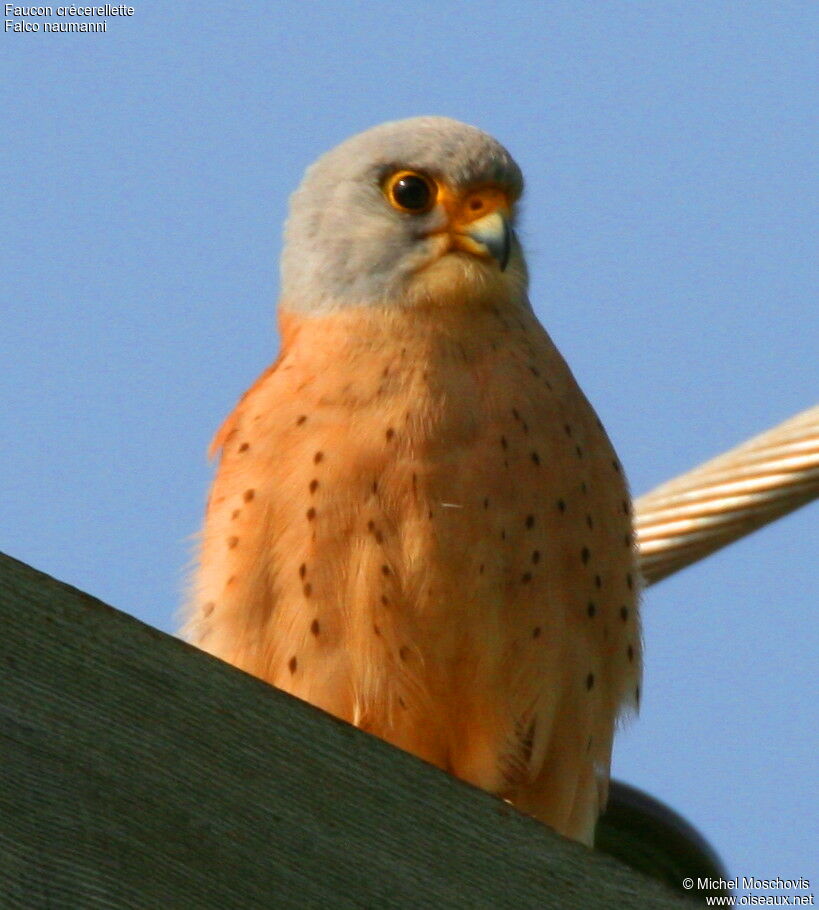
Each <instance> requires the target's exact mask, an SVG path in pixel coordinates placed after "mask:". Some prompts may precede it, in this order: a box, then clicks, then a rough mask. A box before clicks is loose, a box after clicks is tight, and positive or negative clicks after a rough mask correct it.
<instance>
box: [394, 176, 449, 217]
mask: <svg viewBox="0 0 819 910" xmlns="http://www.w3.org/2000/svg"><path fill="white" fill-rule="evenodd" d="M437 194H438V188H437V187H436V185H435V182H434V181H433V180H431V179H430V178H429V177H427V175H426V174H419V173H418V172H417V171H396V172H395V173H394V174H392V175H391V176H390V177H389V178H388V179H387V182H386V183H385V184H384V195H385V196H386V197H387V200H388V201H389V203H390V205H391V206H392V207H393V208H395V209H398V211H399V212H407V213H408V214H410V215H421V214H423V213H424V212H428V211H429V210H430V209H431V208H432V207H433V205H435V199H436V197H437Z"/></svg>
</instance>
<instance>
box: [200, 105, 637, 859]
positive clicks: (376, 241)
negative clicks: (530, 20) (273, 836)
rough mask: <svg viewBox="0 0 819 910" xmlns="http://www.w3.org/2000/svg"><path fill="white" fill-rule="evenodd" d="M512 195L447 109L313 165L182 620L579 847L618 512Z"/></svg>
mask: <svg viewBox="0 0 819 910" xmlns="http://www.w3.org/2000/svg"><path fill="white" fill-rule="evenodd" d="M522 189H523V179H522V176H521V172H520V170H519V168H518V166H517V165H516V164H515V162H514V160H513V159H512V157H511V156H510V154H509V153H508V152H507V151H506V149H505V148H503V146H501V145H500V144H499V143H498V142H497V141H496V140H495V139H493V138H492V137H490V136H488V135H487V134H486V133H484V132H482V131H480V130H478V129H476V128H475V127H472V126H468V125H466V124H463V123H459V122H457V121H454V120H450V119H447V118H442V117H418V118H412V119H408V120H401V121H396V122H391V123H385V124H382V125H380V126H377V127H375V128H373V129H370V130H368V131H366V132H364V133H361V134H359V135H357V136H354V137H353V138H351V139H348V140H347V141H346V142H343V143H342V144H341V145H339V146H338V147H337V148H335V149H333V150H332V151H330V152H328V153H327V154H325V155H324V156H323V157H321V158H320V159H319V160H318V161H317V162H316V163H315V164H313V165H312V166H311V167H310V168H308V170H307V172H306V174H305V176H304V179H303V181H302V183H301V186H300V187H299V188H298V189H297V190H296V192H295V193H294V195H293V197H292V199H291V207H290V214H289V218H288V221H287V225H286V229H285V244H284V251H283V254H282V261H281V299H280V303H279V321H280V334H281V342H282V343H281V352H280V354H279V356H278V359H277V360H276V361H275V363H274V364H273V365H272V366H271V367H269V368H268V369H267V370H266V371H265V372H264V373H263V374H262V375H261V377H260V378H259V379H258V380H257V381H256V382H255V384H254V385H253V386H251V388H250V389H249V390H248V391H247V392H246V393H245V395H244V396H243V397H242V399H241V400H240V401H239V403H238V405H237V406H236V408H235V410H234V411H233V413H232V414H231V415H230V416H229V417H228V418H227V420H226V421H225V422H224V424H223V425H222V427H221V429H220V430H219V431H218V433H217V434H216V437H215V439H214V441H213V444H212V452H213V453H220V460H219V466H218V471H217V473H216V477H215V480H214V483H213V488H212V491H211V496H210V499H209V502H208V506H207V513H206V517H205V524H204V529H203V532H202V538H201V549H200V554H199V560H198V567H197V569H196V573H195V577H194V579H193V583H192V595H191V598H190V603H189V604H188V606H187V614H186V624H185V627H184V630H183V633H184V635H185V636H186V637H187V638H188V639H189V640H190V641H191V642H193V643H194V644H196V645H198V646H199V647H201V648H203V649H204V650H206V651H208V652H210V653H211V654H214V655H216V656H217V657H220V658H222V659H223V660H225V661H228V662H230V663H232V664H235V665H236V666H237V667H241V668H242V669H243V670H245V671H247V672H249V673H252V674H255V675H256V676H258V677H260V678H261V679H264V680H266V681H267V682H269V683H271V684H272V685H274V686H277V687H279V688H280V689H283V690H285V691H286V692H289V693H291V694H293V695H295V696H297V697H299V698H301V699H304V700H306V701H308V702H311V703H312V704H314V705H317V706H318V707H319V708H322V709H324V710H325V711H328V712H330V713H331V714H334V715H336V716H337V717H340V718H342V719H344V720H346V721H348V722H350V723H351V724H355V725H356V726H357V727H360V728H361V729H363V730H366V731H369V732H370V733H372V734H374V735H376V736H379V737H381V738H383V739H385V740H387V741H389V742H391V743H393V744H394V745H396V746H398V747H400V748H401V749H405V750H407V751H409V752H411V753H414V754H415V755H417V756H419V757H420V758H422V759H424V760H425V761H427V762H430V763H432V764H433V765H436V766H438V767H439V768H442V769H444V770H446V771H448V772H450V773H451V774H453V775H456V776H457V777H459V778H462V779H463V780H466V781H469V782H471V783H472V784H475V785H477V786H479V787H482V788H484V789H485V790H488V791H490V792H492V793H495V794H498V795H499V796H502V797H503V798H505V799H507V800H509V801H511V802H512V803H514V804H515V805H516V806H518V807H519V808H520V809H521V810H522V811H524V812H526V813H529V814H531V815H534V816H535V817H537V818H539V819H541V820H542V821H543V822H545V823H546V824H548V825H550V826H551V827H552V828H554V829H555V830H557V831H558V832H560V833H561V834H563V835H565V836H567V837H570V838H573V839H575V840H579V841H582V842H584V843H587V844H591V843H592V840H593V834H594V827H595V823H596V820H597V817H598V815H599V813H600V811H601V810H602V807H603V805H604V803H605V799H606V789H607V784H608V777H609V767H610V761H611V748H612V738H613V735H614V729H615V725H616V723H617V721H618V717H619V716H620V715H621V714H622V713H623V712H624V711H625V710H627V709H628V708H629V707H633V706H635V705H636V703H637V702H638V701H639V680H640V666H641V646H640V629H639V617H638V603H637V596H638V591H637V588H638V575H637V570H636V564H635V548H634V543H633V541H634V538H633V533H632V525H631V507H630V500H629V494H628V489H627V484H626V481H625V479H624V476H623V470H622V467H621V465H620V462H619V461H618V459H617V456H616V454H615V453H614V451H613V449H612V446H611V443H610V442H609V439H608V437H607V435H606V433H605V431H604V429H603V426H602V424H601V423H600V421H599V420H598V418H597V416H596V415H595V412H594V410H593V409H592V407H591V405H590V404H589V402H588V401H587V400H586V398H585V396H584V395H583V393H582V392H581V390H580V388H579V387H578V385H577V383H576V381H575V379H574V377H573V376H572V374H571V372H570V370H569V368H568V366H567V365H566V363H565V361H564V360H563V358H562V357H561V355H560V354H559V352H558V351H557V349H556V348H555V346H554V344H553V343H552V341H551V339H550V337H549V336H548V334H547V333H546V331H545V330H544V328H543V327H542V326H541V325H540V323H539V322H538V320H537V318H536V316H535V314H534V312H533V310H532V307H531V304H530V303H529V300H528V297H527V285H528V278H527V268H526V262H525V258H524V253H523V250H522V248H521V245H520V242H519V240H518V238H517V235H516V233H515V221H516V210H517V207H518V204H519V200H520V196H521V193H522Z"/></svg>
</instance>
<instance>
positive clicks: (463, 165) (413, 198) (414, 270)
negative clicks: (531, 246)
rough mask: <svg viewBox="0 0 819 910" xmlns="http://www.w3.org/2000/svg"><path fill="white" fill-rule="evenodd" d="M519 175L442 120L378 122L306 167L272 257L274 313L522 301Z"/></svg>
mask: <svg viewBox="0 0 819 910" xmlns="http://www.w3.org/2000/svg"><path fill="white" fill-rule="evenodd" d="M522 190H523V178H522V176H521V172H520V169H519V168H518V166H517V164H515V162H514V161H513V159H512V157H511V156H510V154H509V153H508V152H507V151H506V149H505V148H503V146H502V145H500V144H499V143H498V142H497V141H496V140H495V139H493V138H492V137H491V136H488V135H487V134H486V133H484V132H482V131H481V130H479V129H476V128H475V127H473V126H468V125H467V124H464V123H459V122H458V121H456V120H450V119H448V118H445V117H414V118H411V119H408V120H399V121H394V122H390V123H384V124H381V125H380V126H376V127H374V128H373V129H370V130H367V131H366V132H364V133H360V134H358V135H357V136H353V137H352V138H351V139H348V140H347V141H345V142H343V143H342V144H341V145H339V146H337V147H336V148H334V149H332V150H331V151H330V152H328V153H326V154H325V155H323V156H322V157H321V158H319V160H318V161H317V162H316V163H315V164H313V165H312V166H311V167H309V168H308V169H307V172H306V174H305V176H304V179H303V181H302V183H301V185H300V186H299V188H298V189H297V190H296V192H295V193H294V194H293V196H292V198H291V202H290V215H289V218H288V221H287V226H286V229H285V247H284V251H283V254H282V306H283V307H284V308H285V309H287V310H291V311H297V312H302V313H310V312H322V311H326V310H331V309H338V308H341V307H348V306H387V307H390V306H393V307H394V306H401V307H411V306H457V305H463V306H467V307H480V306H482V305H490V302H491V303H497V302H499V301H500V302H503V301H520V300H524V299H525V295H526V284H527V275H526V265H525V262H524V259H523V254H522V251H521V248H520V245H519V243H518V241H517V237H516V235H515V231H514V222H515V206H516V203H517V201H518V199H519V198H520V195H521V193H522Z"/></svg>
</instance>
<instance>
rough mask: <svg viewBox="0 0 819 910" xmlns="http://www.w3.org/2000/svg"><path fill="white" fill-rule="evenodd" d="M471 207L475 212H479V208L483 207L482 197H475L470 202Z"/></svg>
mask: <svg viewBox="0 0 819 910" xmlns="http://www.w3.org/2000/svg"><path fill="white" fill-rule="evenodd" d="M469 208H470V209H472V211H473V212H477V211H478V210H479V209H482V208H483V201H482V200H481V199H473V200H472V202H470V203H469Z"/></svg>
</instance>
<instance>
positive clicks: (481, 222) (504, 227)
mask: <svg viewBox="0 0 819 910" xmlns="http://www.w3.org/2000/svg"><path fill="white" fill-rule="evenodd" d="M455 243H456V246H459V247H460V248H461V249H463V250H466V252H469V253H477V254H478V255H484V256H485V255H487V254H488V255H489V256H491V257H492V258H493V259H495V260H496V261H497V263H498V265H499V266H500V270H501V271H502V272H503V271H504V270H505V269H506V266H507V265H508V264H509V255H510V253H511V251H512V227H511V225H510V224H509V219H508V218H507V217H506V216H505V215H504V214H503V212H501V211H499V210H497V209H496V210H495V211H494V212H490V213H489V214H488V215H484V216H483V217H482V218H478V219H477V220H476V221H472V222H470V223H469V224H466V225H464V226H463V228H462V229H461V230H460V231H458V232H457V233H456V235H455Z"/></svg>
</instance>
